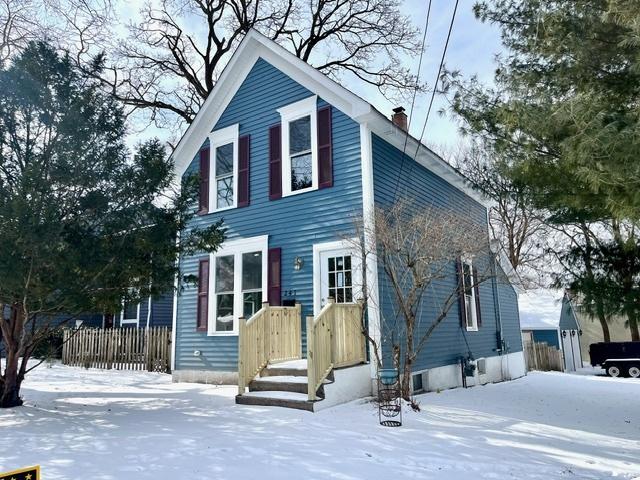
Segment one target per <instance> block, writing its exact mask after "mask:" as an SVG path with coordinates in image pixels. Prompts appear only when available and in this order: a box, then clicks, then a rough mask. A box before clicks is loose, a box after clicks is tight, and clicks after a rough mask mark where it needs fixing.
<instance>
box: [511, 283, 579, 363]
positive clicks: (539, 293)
mask: <svg viewBox="0 0 640 480" xmlns="http://www.w3.org/2000/svg"><path fill="white" fill-rule="evenodd" d="M559 295H562V292H561V291H560V292H559V291H557V290H543V289H541V290H536V291H532V292H527V293H525V294H523V295H521V296H520V310H521V316H520V327H521V329H522V339H523V340H524V341H525V342H526V341H530V342H531V341H533V342H537V343H546V344H547V345H549V346H552V347H555V348H557V349H558V350H560V351H561V352H562V357H563V364H564V371H565V372H573V371H575V370H576V369H578V368H582V361H583V357H582V354H581V352H580V341H579V337H580V329H579V327H578V324H577V321H576V319H575V316H574V314H573V310H572V309H571V308H570V306H569V305H568V304H567V302H566V299H567V295H566V294H565V295H564V297H562V300H560V297H559Z"/></svg>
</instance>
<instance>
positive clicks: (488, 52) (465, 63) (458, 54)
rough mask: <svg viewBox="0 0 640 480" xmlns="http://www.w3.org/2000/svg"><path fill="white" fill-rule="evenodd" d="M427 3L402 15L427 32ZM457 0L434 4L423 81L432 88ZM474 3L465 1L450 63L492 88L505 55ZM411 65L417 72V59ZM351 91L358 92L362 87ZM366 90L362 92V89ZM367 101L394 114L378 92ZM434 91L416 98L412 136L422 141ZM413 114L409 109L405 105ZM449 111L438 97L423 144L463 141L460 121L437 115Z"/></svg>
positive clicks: (417, 1)
mask: <svg viewBox="0 0 640 480" xmlns="http://www.w3.org/2000/svg"><path fill="white" fill-rule="evenodd" d="M427 3H428V2H427V1H426V0H406V1H405V2H404V6H403V10H404V11H405V12H407V14H409V15H410V16H411V19H412V21H413V22H414V23H415V24H416V26H417V27H418V28H420V30H421V31H422V29H423V28H424V22H425V19H426V15H427ZM454 3H455V2H454V1H453V0H432V6H431V18H430V22H429V28H428V30H427V41H426V45H427V47H426V50H425V53H424V58H423V60H422V69H421V72H420V79H421V80H422V81H424V80H426V81H427V83H428V84H429V87H430V88H432V87H433V84H434V81H435V79H436V75H437V72H438V67H439V64H440V58H441V55H442V50H443V47H444V44H445V40H446V37H447V30H448V28H449V23H450V21H451V15H452V13H453V7H454ZM474 3H475V0H460V4H459V6H458V12H457V15H456V20H455V23H454V26H453V31H452V34H451V40H450V41H449V47H448V49H447V54H446V58H445V64H446V66H447V68H448V69H450V70H454V69H457V70H460V71H461V72H462V74H463V75H464V76H465V77H470V76H472V75H477V76H478V79H479V80H480V81H481V82H483V83H491V81H492V78H493V72H494V70H495V65H494V56H495V54H496V53H499V52H500V51H501V48H502V47H501V42H500V32H499V30H498V29H497V28H496V27H494V26H492V25H489V24H483V23H481V22H480V21H478V20H476V18H475V16H474V15H473V10H472V7H473V4H474ZM407 65H408V66H410V67H411V69H412V71H413V72H416V71H417V68H418V56H416V57H415V58H407ZM351 88H352V89H353V90H356V91H357V88H358V87H357V86H356V85H352V86H351ZM360 88H362V87H360ZM366 90H367V91H366V92H362V93H363V96H364V97H365V98H366V99H367V100H369V101H370V102H371V103H373V104H374V105H375V106H376V107H377V108H378V109H379V110H380V111H382V112H384V113H387V112H389V113H390V112H391V109H392V108H393V107H394V105H391V104H390V103H389V102H387V101H386V100H385V99H384V98H383V97H382V96H381V95H379V94H376V92H375V90H374V89H366ZM430 95H431V92H430V91H429V92H427V93H424V94H421V95H419V96H418V98H417V99H416V105H415V109H414V112H413V119H412V122H411V127H410V130H411V133H412V134H413V135H414V136H418V137H419V136H420V132H421V130H422V126H423V124H424V120H425V116H426V114H427V108H428V104H429V99H430ZM404 106H405V108H406V109H407V112H408V110H409V106H410V105H404ZM443 107H447V103H446V100H445V99H444V98H441V97H439V96H437V97H436V99H435V101H434V105H433V108H432V111H431V114H430V115H429V121H428V123H427V128H426V130H425V135H424V138H423V142H425V143H427V144H428V145H433V146H436V147H437V146H443V147H444V148H447V147H449V148H452V147H454V146H455V145H456V144H457V143H458V142H459V141H460V135H459V133H458V128H457V125H456V122H455V120H453V119H451V118H446V117H442V116H440V115H438V111H439V110H440V109H441V108H443Z"/></svg>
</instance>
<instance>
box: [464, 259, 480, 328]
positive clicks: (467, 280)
mask: <svg viewBox="0 0 640 480" xmlns="http://www.w3.org/2000/svg"><path fill="white" fill-rule="evenodd" d="M462 281H463V288H464V290H463V291H464V306H465V309H464V310H465V315H466V318H465V322H466V327H467V330H468V331H477V330H478V312H477V311H476V288H475V285H474V275H473V264H472V263H471V260H470V259H464V258H463V259H462Z"/></svg>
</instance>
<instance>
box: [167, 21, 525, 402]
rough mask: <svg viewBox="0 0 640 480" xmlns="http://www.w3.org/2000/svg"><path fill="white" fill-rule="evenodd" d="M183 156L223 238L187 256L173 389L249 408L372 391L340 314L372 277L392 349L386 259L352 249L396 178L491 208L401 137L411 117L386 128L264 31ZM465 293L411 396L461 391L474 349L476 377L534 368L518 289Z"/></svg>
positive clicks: (252, 40)
mask: <svg viewBox="0 0 640 480" xmlns="http://www.w3.org/2000/svg"><path fill="white" fill-rule="evenodd" d="M405 142H406V145H405ZM403 151H405V152H407V154H403ZM414 152H416V155H413V153H414ZM173 158H174V161H175V165H176V170H177V174H178V176H181V177H182V176H184V175H190V174H193V173H199V174H200V179H201V192H200V201H199V205H197V206H194V208H197V209H198V213H199V215H197V216H196V218H195V219H194V220H193V223H192V225H191V227H192V228H193V227H199V226H205V225H209V224H211V223H212V222H215V221H218V220H219V219H223V220H224V225H225V227H226V228H227V234H226V235H227V238H226V240H225V242H224V244H223V245H222V246H221V247H220V248H219V249H218V250H217V251H216V252H215V253H213V254H210V255H209V254H204V253H203V254H201V255H194V256H187V257H182V258H180V274H181V276H180V278H178V279H177V281H178V282H182V277H183V276H185V275H196V276H197V277H198V285H197V286H189V285H187V284H185V285H182V287H184V288H180V289H177V290H178V291H180V293H179V294H177V295H176V299H175V309H174V319H173V322H174V325H173V332H174V341H173V363H174V364H173V368H172V371H173V376H174V380H175V381H197V382H207V383H238V384H239V397H238V400H239V401H240V402H241V403H261V404H272V405H280V404H288V405H289V406H298V407H299V408H308V409H313V408H317V406H318V405H320V404H323V405H330V404H335V403H337V402H340V401H345V400H348V399H350V398H354V397H357V396H362V395H366V394H368V393H370V392H371V390H372V385H374V382H373V379H374V378H376V368H375V366H374V365H373V362H369V361H368V357H367V356H368V348H367V347H366V346H365V345H364V342H362V340H361V339H360V338H358V337H359V335H358V331H357V328H356V329H355V330H353V329H352V330H351V331H348V328H347V327H344V325H343V324H341V323H339V322H340V320H339V319H343V320H344V319H346V318H349V316H350V315H351V316H352V317H353V318H356V317H357V314H358V308H360V304H359V303H358V302H357V300H358V298H359V297H360V296H361V295H360V293H359V291H358V289H359V288H361V286H362V284H363V278H362V277H363V275H366V280H367V282H366V284H367V286H368V291H369V295H370V299H371V301H370V302H368V310H367V312H366V314H367V315H366V325H367V326H366V328H367V329H368V332H369V334H370V336H371V338H373V340H374V341H377V342H380V344H381V345H382V349H383V350H384V349H385V348H388V347H387V346H385V342H384V341H383V339H384V338H386V337H388V336H389V332H386V331H385V328H386V327H385V325H386V324H387V323H388V322H384V321H382V319H383V318H390V317H391V316H393V315H394V311H395V310H394V308H393V305H392V298H391V296H390V295H388V292H389V291H390V290H389V285H388V282H387V280H386V278H385V275H384V273H383V271H382V268H381V267H380V265H378V260H377V259H376V256H375V255H368V256H367V257H366V265H364V266H363V265H362V262H361V260H359V255H358V252H357V248H356V247H354V245H356V243H355V242H352V241H350V240H351V237H354V236H355V235H356V230H355V226H354V225H355V223H354V218H360V219H364V221H365V223H367V222H371V221H372V218H373V216H372V212H373V211H374V209H375V206H377V205H381V206H384V205H389V204H390V203H392V202H393V199H394V197H395V192H396V190H397V188H398V186H397V184H398V182H400V189H401V190H402V191H404V192H409V194H410V195H411V197H412V200H413V201H414V202H415V203H416V205H418V206H421V205H424V206H437V207H439V208H442V209H454V210H456V211H457V212H460V214H462V215H468V216H470V217H472V218H473V219H474V220H475V221H477V222H479V223H481V224H482V225H484V226H485V227H487V207H486V205H485V203H484V200H483V199H482V198H480V197H479V196H478V195H477V194H476V193H475V192H474V191H473V190H472V189H471V188H470V187H469V186H468V185H467V184H466V183H465V181H464V179H463V178H462V177H461V176H460V175H459V174H458V173H457V172H456V171H455V170H454V169H453V168H451V167H450V166H449V165H448V164H447V163H446V162H444V161H443V160H442V159H441V158H439V157H438V156H437V155H435V154H434V153H433V152H432V151H431V150H429V149H428V148H427V147H426V146H424V145H422V144H419V143H418V141H417V140H416V139H414V138H412V137H411V136H408V135H407V133H406V116H405V115H404V113H403V112H402V111H400V110H398V111H396V112H395V114H394V116H393V119H389V118H387V117H386V116H385V115H383V114H381V113H380V112H379V111H377V110H376V109H375V108H374V107H373V106H372V105H370V104H369V103H368V102H366V101H364V100H363V99H362V98H360V97H359V96H357V95H356V94H354V93H352V92H351V91H349V90H347V89H345V88H344V87H342V86H341V85H340V84H338V83H336V82H335V81H333V80H331V79H329V78H328V77H326V76H325V75H323V74H322V73H320V72H318V71H317V70H316V69H314V68H313V67H311V66H309V65H308V64H306V63H305V62H303V61H301V60H300V59H298V58H297V57H295V56H294V55H292V54H291V53H289V52H287V51H286V50H285V49H284V48H282V47H280V46H279V45H277V44H276V43H274V42H272V41H270V40H269V39H267V38H265V37H264V36H262V35H260V34H259V33H257V32H255V31H250V32H249V33H248V34H247V35H246V37H245V38H244V39H243V41H242V42H241V44H240V45H239V47H238V48H237V50H236V52H235V53H234V55H233V56H232V58H231V59H230V61H229V63H228V65H227V67H226V68H225V70H224V71H223V73H222V75H221V77H220V79H219V80H218V82H217V84H216V86H215V88H214V89H213V91H212V92H211V94H210V95H209V97H208V99H207V100H206V102H205V104H204V105H203V107H202V108H201V110H200V112H199V113H198V115H197V117H196V118H195V120H194V122H193V123H192V124H191V125H190V127H189V129H188V130H187V132H186V133H185V135H184V137H183V138H182V140H181V141H180V143H179V144H178V146H177V148H176V150H175V151H174V153H173ZM409 167H410V168H409ZM409 172H410V180H411V183H410V186H408V184H407V181H408V180H409ZM373 231H374V229H371V228H366V229H365V232H369V233H368V234H366V235H368V236H371V235H372V233H371V232H373ZM486 231H487V245H488V227H487V228H486ZM372 240H373V241H372ZM374 240H375V239H372V238H368V239H366V241H367V243H368V244H374V243H375V242H374ZM363 267H364V268H363ZM498 269H499V270H500V267H498ZM502 276H504V275H502ZM451 282H452V284H453V285H455V282H457V279H456V270H455V266H454V265H452V267H451ZM385 292H387V294H385ZM470 295H474V298H473V301H472V302H471V303H469V305H472V307H470V308H468V309H467V311H464V312H463V311H462V310H464V308H461V307H458V305H456V306H454V307H453V308H452V309H451V310H450V312H449V314H448V317H447V319H446V320H445V321H444V322H443V323H442V324H441V325H440V326H439V327H438V328H437V330H436V332H435V334H434V335H433V336H432V337H431V338H430V339H429V341H428V343H427V345H426V347H425V348H424V349H423V351H422V353H421V355H420V357H419V358H418V361H417V362H416V364H415V368H414V372H413V373H414V379H413V387H414V390H415V391H419V390H435V389H439V388H450V387H455V386H459V385H462V378H461V367H460V359H461V358H462V357H465V356H468V354H469V353H471V354H472V356H473V358H474V359H475V361H476V362H477V366H478V368H477V369H476V373H475V374H474V376H473V378H467V379H466V380H467V383H471V384H475V383H485V382H491V381H501V380H504V379H510V378H515V377H518V376H521V375H523V374H524V372H525V367H524V360H523V356H522V342H521V337H520V327H519V320H518V308H517V294H516V291H515V290H514V288H513V287H512V286H511V285H510V284H509V283H508V282H504V281H497V280H496V279H494V280H493V281H491V282H485V283H482V284H481V285H479V286H478V288H475V289H473V293H470ZM427 303H428V302H427ZM430 304H431V303H430ZM461 305H463V304H462V303H461ZM349 306H351V307H349ZM424 308H425V312H424V313H425V315H427V314H429V313H430V312H427V311H426V309H427V308H430V307H428V306H427V305H426V304H425V307H424ZM423 328H426V326H424V327H423ZM327 342H330V343H331V346H330V347H329V346H327V347H326V348H325V346H326V345H328V344H327ZM387 353H388V352H387ZM387 356H388V355H387ZM299 358H300V359H299ZM305 358H307V360H305ZM298 359H299V360H298ZM312 359H313V362H312ZM283 360H288V362H284V363H283V362H282V361H283ZM339 367H341V368H339ZM347 367H348V368H347ZM254 376H255V378H254ZM296 376H298V377H301V378H299V379H295V378H294V379H293V380H292V378H291V377H296ZM269 377H271V378H269ZM297 380H299V381H297ZM246 387H248V391H247V388H246ZM282 391H284V393H282ZM323 398H324V400H323V401H318V400H320V399H323ZM296 402H298V404H297V405H296V404H295V403H296ZM292 403H293V405H292ZM312 404H315V405H316V406H311V407H310V405H312Z"/></svg>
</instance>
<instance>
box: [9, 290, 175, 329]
mask: <svg viewBox="0 0 640 480" xmlns="http://www.w3.org/2000/svg"><path fill="white" fill-rule="evenodd" d="M4 315H5V318H9V315H10V308H9V307H6V306H5V311H4ZM172 318H173V294H172V293H168V294H164V295H159V296H156V297H145V298H144V299H142V300H141V301H140V302H139V303H131V304H128V303H123V305H122V310H121V311H120V312H118V313H116V314H115V315H114V314H102V313H83V314H81V315H78V316H74V317H70V316H69V315H63V314H59V315H56V316H55V317H54V318H53V319H52V320H50V319H43V320H42V322H48V323H50V324H54V325H60V326H63V327H79V326H84V327H96V328H114V327H116V328H117V327H171V325H172Z"/></svg>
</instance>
